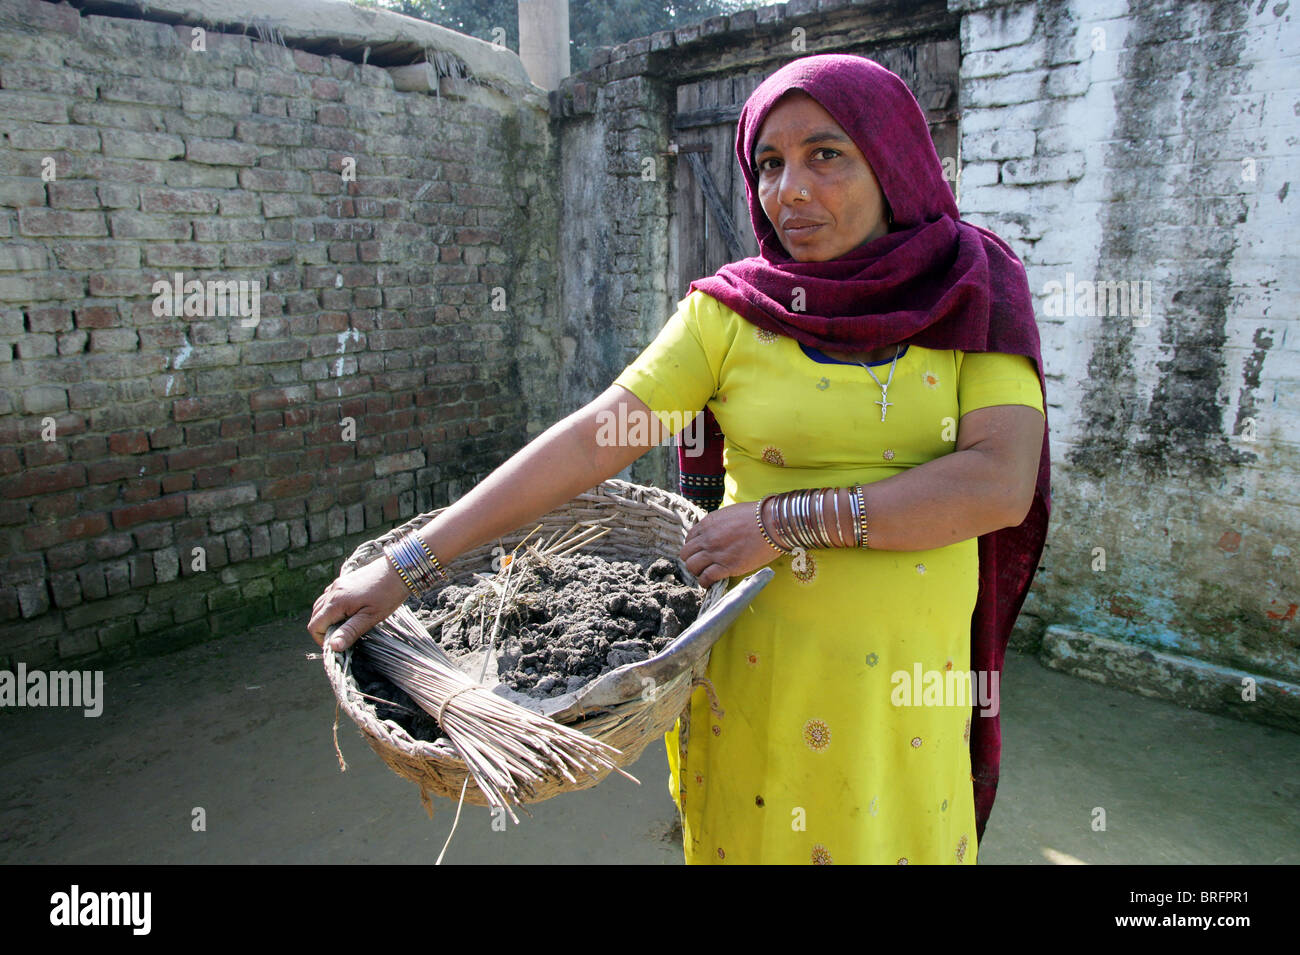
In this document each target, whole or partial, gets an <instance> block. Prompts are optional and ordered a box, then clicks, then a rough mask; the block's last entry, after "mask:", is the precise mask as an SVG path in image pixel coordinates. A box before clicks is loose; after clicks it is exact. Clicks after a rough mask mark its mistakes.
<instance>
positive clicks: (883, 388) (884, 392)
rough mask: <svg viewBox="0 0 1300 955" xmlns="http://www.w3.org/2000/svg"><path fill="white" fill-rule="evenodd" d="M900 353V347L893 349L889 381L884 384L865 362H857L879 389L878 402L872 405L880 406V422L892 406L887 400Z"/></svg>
mask: <svg viewBox="0 0 1300 955" xmlns="http://www.w3.org/2000/svg"><path fill="white" fill-rule="evenodd" d="M900 351H902V348H901V346H900V347H898V348H895V349H894V360H893V361H891V362H890V363H889V379H888V380H887V381H884V382H882V381H881V380H880V379H879V378H877V377H876V373H875V372H874V371H872V370H871V366H870V365H868V364H866V362H861V361H860V362H858V364H859V365H861V366H862V367H863V368H865V369H866V370H867V374H868V375H870V376H871V380H872V381H874V382H875V383H876V386H877V387H878V388H879V389H880V400H879V401H877V402H874V403H875V404H878V405H880V420H881V421H882V422H883V421H884V420H885V412H887V411H888V410H889V408H890V406H891V405H893V404H894V402H892V401H890V400H889V386H890V385H892V384H893V383H894V369H895V368H896V367H898V353H899V352H900Z"/></svg>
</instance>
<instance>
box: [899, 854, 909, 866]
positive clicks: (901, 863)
mask: <svg viewBox="0 0 1300 955" xmlns="http://www.w3.org/2000/svg"><path fill="white" fill-rule="evenodd" d="M898 864H899V865H907V856H903V857H902V858H901V859H899V860H898Z"/></svg>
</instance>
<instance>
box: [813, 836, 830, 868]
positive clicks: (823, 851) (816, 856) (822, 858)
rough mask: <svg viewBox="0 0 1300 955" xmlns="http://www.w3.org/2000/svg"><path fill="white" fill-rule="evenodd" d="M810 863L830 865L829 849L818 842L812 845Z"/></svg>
mask: <svg viewBox="0 0 1300 955" xmlns="http://www.w3.org/2000/svg"><path fill="white" fill-rule="evenodd" d="M812 864H813V865H830V864H831V854H830V851H829V850H828V849H827V848H826V847H825V846H824V845H822V844H821V843H820V842H819V843H817V845H815V846H813V847H812Z"/></svg>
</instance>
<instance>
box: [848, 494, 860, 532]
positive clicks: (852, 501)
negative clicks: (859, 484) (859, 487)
mask: <svg viewBox="0 0 1300 955" xmlns="http://www.w3.org/2000/svg"><path fill="white" fill-rule="evenodd" d="M849 508H850V510H851V511H852V514H853V546H854V547H861V546H862V531H861V530H860V528H861V527H862V525H861V524H860V523H859V521H858V495H857V494H856V493H855V492H854V491H853V490H852V489H851V488H850V490H849Z"/></svg>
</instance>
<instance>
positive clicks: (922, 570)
mask: <svg viewBox="0 0 1300 955" xmlns="http://www.w3.org/2000/svg"><path fill="white" fill-rule="evenodd" d="M916 572H917V573H918V574H924V573H925V564H917V565H916Z"/></svg>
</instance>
